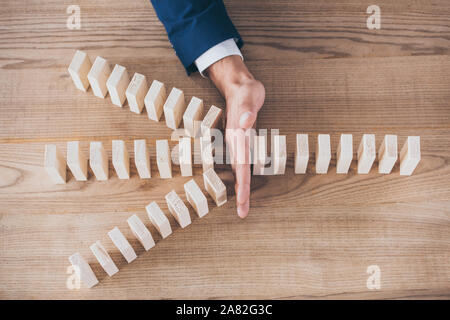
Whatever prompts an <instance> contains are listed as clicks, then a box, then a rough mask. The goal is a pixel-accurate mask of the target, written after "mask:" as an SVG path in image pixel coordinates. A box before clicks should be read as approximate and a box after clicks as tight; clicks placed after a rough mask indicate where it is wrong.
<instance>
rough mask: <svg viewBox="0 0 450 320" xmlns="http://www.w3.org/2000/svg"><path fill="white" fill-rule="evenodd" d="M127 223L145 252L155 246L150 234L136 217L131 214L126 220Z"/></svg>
mask: <svg viewBox="0 0 450 320" xmlns="http://www.w3.org/2000/svg"><path fill="white" fill-rule="evenodd" d="M127 222H128V225H129V226H130V229H131V231H132V232H133V234H134V236H135V237H136V238H137V239H138V240H139V242H140V243H141V244H142V246H143V247H144V249H145V251H148V250H150V249H151V248H153V247H154V246H155V241H154V240H153V237H152V234H151V233H150V231H148V229H147V228H146V227H145V225H144V223H143V222H142V221H141V219H139V217H138V216H137V215H135V214H133V215H132V216H131V217H129V218H128V219H127Z"/></svg>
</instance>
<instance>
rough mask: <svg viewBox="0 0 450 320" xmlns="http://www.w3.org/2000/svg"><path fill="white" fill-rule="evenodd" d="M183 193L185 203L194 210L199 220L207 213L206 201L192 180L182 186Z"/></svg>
mask: <svg viewBox="0 0 450 320" xmlns="http://www.w3.org/2000/svg"><path fill="white" fill-rule="evenodd" d="M184 192H185V193H186V199H187V201H188V202H189V203H190V204H191V206H192V207H193V208H194V210H195V212H197V214H198V217H199V218H201V217H203V216H204V215H206V214H207V213H208V212H209V208H208V200H207V199H206V197H205V195H204V194H203V192H202V190H200V187H199V186H198V185H197V183H195V181H194V179H191V180H189V181H188V182H186V183H185V184H184Z"/></svg>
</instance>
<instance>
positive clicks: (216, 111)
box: [201, 105, 222, 136]
mask: <svg viewBox="0 0 450 320" xmlns="http://www.w3.org/2000/svg"><path fill="white" fill-rule="evenodd" d="M221 116H222V109H220V108H217V107H216V106H214V105H212V106H211V108H210V109H209V110H208V113H207V114H206V116H205V118H204V119H203V121H202V123H201V130H202V135H203V136H205V135H211V133H210V129H213V128H216V127H218V125H219V124H220V123H219V121H220V119H221V118H220V117H221Z"/></svg>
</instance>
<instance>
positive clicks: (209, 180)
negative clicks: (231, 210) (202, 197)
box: [203, 169, 227, 207]
mask: <svg viewBox="0 0 450 320" xmlns="http://www.w3.org/2000/svg"><path fill="white" fill-rule="evenodd" d="M203 183H204V185H205V189H206V191H208V193H209V195H210V196H211V198H213V200H214V202H215V203H216V205H217V206H218V207H220V206H221V205H223V204H225V203H226V202H227V188H226V186H225V184H224V183H223V182H222V180H220V178H219V176H218V175H217V173H216V172H215V171H214V169H209V170H207V171H205V172H203Z"/></svg>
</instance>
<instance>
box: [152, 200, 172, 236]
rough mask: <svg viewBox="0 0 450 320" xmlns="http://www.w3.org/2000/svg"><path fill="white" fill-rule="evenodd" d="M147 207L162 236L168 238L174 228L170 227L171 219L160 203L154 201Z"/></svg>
mask: <svg viewBox="0 0 450 320" xmlns="http://www.w3.org/2000/svg"><path fill="white" fill-rule="evenodd" d="M145 209H146V210H147V214H148V218H149V219H150V221H151V223H152V224H153V225H154V226H155V228H156V229H157V230H158V232H159V233H160V234H161V237H163V239H164V238H167V237H168V236H169V235H170V234H171V233H172V228H171V227H170V223H169V220H168V219H167V217H166V215H165V214H164V212H162V210H161V208H160V207H159V206H158V204H157V203H156V202H155V201H153V202H152V203H150V204H149V205H148V206H146V207H145Z"/></svg>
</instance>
